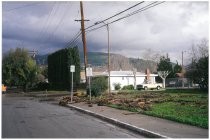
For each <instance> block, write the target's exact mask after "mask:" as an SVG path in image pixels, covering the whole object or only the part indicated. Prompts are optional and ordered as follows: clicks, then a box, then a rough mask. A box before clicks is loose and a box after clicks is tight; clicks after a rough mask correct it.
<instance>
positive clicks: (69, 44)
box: [65, 31, 81, 47]
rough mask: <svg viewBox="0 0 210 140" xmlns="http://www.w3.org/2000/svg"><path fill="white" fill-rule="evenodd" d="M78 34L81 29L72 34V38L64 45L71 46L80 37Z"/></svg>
mask: <svg viewBox="0 0 210 140" xmlns="http://www.w3.org/2000/svg"><path fill="white" fill-rule="evenodd" d="M80 35H81V31H79V32H77V33H76V34H75V35H74V37H73V39H71V41H69V42H67V43H66V45H65V46H66V47H68V46H71V45H72V44H73V43H74V42H75V41H76V40H77V39H78V38H79V37H80Z"/></svg>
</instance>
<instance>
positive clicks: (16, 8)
mask: <svg viewBox="0 0 210 140" xmlns="http://www.w3.org/2000/svg"><path fill="white" fill-rule="evenodd" d="M41 3H42V2H37V3H33V4H26V5H23V6H19V7H15V8H12V9H8V10H6V11H5V12H10V11H13V10H18V9H21V8H26V7H30V6H35V5H37V4H41Z"/></svg>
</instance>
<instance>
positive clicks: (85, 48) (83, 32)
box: [75, 1, 89, 85]
mask: <svg viewBox="0 0 210 140" xmlns="http://www.w3.org/2000/svg"><path fill="white" fill-rule="evenodd" d="M80 11H81V20H75V21H81V31H82V43H83V52H84V64H85V81H86V85H87V73H86V68H87V47H86V37H85V24H84V21H89V20H85V19H84V13H83V4H82V1H80Z"/></svg>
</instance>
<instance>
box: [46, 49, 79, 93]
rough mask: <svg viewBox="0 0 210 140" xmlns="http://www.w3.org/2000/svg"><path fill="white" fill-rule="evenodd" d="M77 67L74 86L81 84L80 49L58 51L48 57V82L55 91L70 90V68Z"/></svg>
mask: <svg viewBox="0 0 210 140" xmlns="http://www.w3.org/2000/svg"><path fill="white" fill-rule="evenodd" d="M71 65H75V72H74V74H73V79H74V84H75V85H78V84H79V83H80V57H79V50H78V47H73V48H66V49H62V50H59V51H56V52H54V53H52V54H50V55H49V56H48V80H49V82H50V84H51V86H52V87H53V88H54V89H63V90H66V89H70V86H71V78H72V74H71V73H70V66H71Z"/></svg>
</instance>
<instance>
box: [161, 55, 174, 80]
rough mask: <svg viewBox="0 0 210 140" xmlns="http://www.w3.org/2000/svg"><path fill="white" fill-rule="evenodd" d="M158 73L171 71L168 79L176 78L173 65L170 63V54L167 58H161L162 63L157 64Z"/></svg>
mask: <svg viewBox="0 0 210 140" xmlns="http://www.w3.org/2000/svg"><path fill="white" fill-rule="evenodd" d="M157 71H169V72H170V73H169V75H168V78H173V77H174V72H173V68H172V64H171V61H170V58H169V57H168V54H167V55H166V57H165V56H161V57H160V62H159V63H158V64H157Z"/></svg>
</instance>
